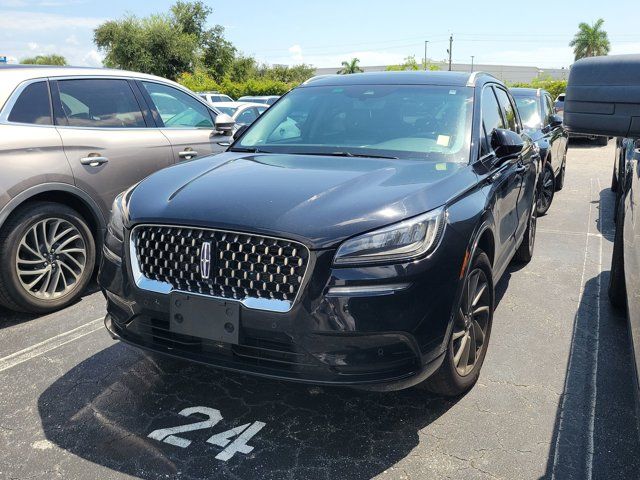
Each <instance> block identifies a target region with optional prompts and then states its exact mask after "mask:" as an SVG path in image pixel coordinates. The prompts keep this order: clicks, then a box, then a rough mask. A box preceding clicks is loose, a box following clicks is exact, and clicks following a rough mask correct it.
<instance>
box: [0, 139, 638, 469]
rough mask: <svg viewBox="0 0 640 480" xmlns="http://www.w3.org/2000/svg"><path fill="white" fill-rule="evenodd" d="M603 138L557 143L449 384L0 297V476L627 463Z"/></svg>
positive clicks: (630, 399)
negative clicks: (152, 333)
mask: <svg viewBox="0 0 640 480" xmlns="http://www.w3.org/2000/svg"><path fill="white" fill-rule="evenodd" d="M613 147H614V145H613V142H610V144H609V146H608V147H594V146H592V145H590V144H589V143H575V144H574V143H572V144H571V146H570V149H569V155H568V160H567V162H568V163H567V178H566V183H565V188H564V190H562V191H561V192H558V193H557V194H556V198H555V199H554V202H553V205H552V207H551V209H550V211H549V213H548V214H547V215H546V216H544V217H542V218H540V219H539V222H538V234H537V244H536V247H535V254H534V259H533V260H532V262H531V263H530V264H529V265H526V266H524V267H522V266H517V265H513V266H512V267H511V268H510V269H509V270H508V271H507V273H506V274H505V276H504V277H503V278H502V280H501V281H500V283H499V285H498V287H497V300H498V302H499V303H498V306H497V308H496V312H495V318H494V325H493V332H492V335H491V344H490V345H489V351H488V355H487V358H486V361H485V364H484V367H483V370H482V373H481V375H480V379H479V382H478V384H477V385H476V386H475V387H474V388H473V390H471V392H469V393H468V394H467V395H465V396H464V397H462V398H459V399H455V400H449V399H443V398H439V397H436V396H432V395H428V394H426V393H424V392H423V391H418V390H406V391H401V392H393V393H384V394H382V393H371V392H362V391H355V390H348V389H339V388H326V387H322V388H320V387H314V386H307V385H300V384H291V383H284V382H274V381H268V380H262V379H257V378H253V377H245V376H242V375H237V374H227V373H223V372H220V371H217V370H215V369H213V368H208V367H204V366H200V365H192V364H189V363H187V362H182V361H178V360H173V359H168V358H160V357H156V356H152V355H149V354H147V353H144V352H141V351H139V350H137V349H135V348H132V347H129V346H126V345H124V344H122V343H119V342H115V341H113V340H112V339H111V338H110V337H109V336H108V335H107V333H106V331H105V330H104V328H103V327H102V317H103V314H104V313H103V312H104V304H105V302H104V299H103V297H102V295H101V294H100V293H99V292H97V291H96V290H95V288H94V290H93V292H89V293H88V294H87V295H86V296H85V297H84V298H83V299H82V300H81V301H80V302H79V303H77V304H75V305H73V306H71V307H69V308H67V309H65V310H63V311H60V312H56V313H54V314H51V315H47V316H42V317H29V316H24V315H19V314H13V313H11V312H7V311H3V310H0V478H47V479H50V478H65V479H75V478H78V479H85V478H86V479H120V478H132V477H133V478H143V479H156V478H185V479H196V478H233V479H254V478H255V479H315V478H318V479H343V478H344V479H366V478H372V477H379V478H403V479H412V478H429V479H434V478H452V479H458V478H464V479H485V478H486V479H488V478H491V479H495V478H501V479H540V478H545V479H562V480H564V479H574V478H575V479H590V478H608V479H630V478H640V445H639V442H638V432H637V429H636V428H637V419H636V417H635V410H634V392H633V371H632V364H631V352H630V347H629V341H628V332H627V324H626V320H625V319H624V318H623V317H621V316H620V315H618V314H616V313H615V312H613V311H612V310H611V308H610V307H609V304H608V301H607V284H608V277H609V269H610V261H611V250H612V240H613V220H612V211H613V193H612V192H611V191H610V190H609V186H610V181H611V168H612V163H613V154H614V152H613ZM192 407H199V408H192ZM185 409H190V410H186V411H184V410H185ZM180 412H182V414H180ZM218 412H219V413H218ZM187 416H188V417H189V418H186V417H187ZM205 420H207V422H206V423H202V424H201V425H196V426H194V427H192V428H193V430H191V431H190V432H186V433H179V432H178V431H177V430H176V429H174V430H172V431H169V432H166V431H165V432H157V431H158V430H159V429H167V428H170V427H175V426H180V425H185V424H193V423H195V422H203V421H205ZM198 427H199V428H198ZM196 428H197V429H196ZM152 432H156V433H155V434H154V435H152V437H154V436H155V437H157V438H165V441H159V440H156V439H154V438H150V437H149V435H150V434H151V433H152ZM170 434H171V435H170ZM167 435H169V437H167ZM171 439H173V440H171ZM207 440H209V442H207ZM167 442H169V443H167Z"/></svg>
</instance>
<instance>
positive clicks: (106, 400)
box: [38, 343, 456, 479]
mask: <svg viewBox="0 0 640 480" xmlns="http://www.w3.org/2000/svg"><path fill="white" fill-rule="evenodd" d="M455 403H456V401H455V400H450V399H443V398H438V397H435V396H432V395H430V394H428V393H425V392H424V391H419V390H417V389H409V390H404V391H400V392H388V393H373V392H364V391H358V390H351V389H346V388H328V387H316V386H308V385H302V384H295V383H285V382H279V381H272V380H265V379H261V378H256V377H249V376H244V375H239V374H231V373H224V372H221V371H219V370H215V369H213V368H209V367H206V366H202V365H197V364H193V363H188V362H184V361H181V360H174V359H172V358H168V357H156V356H155V355H151V354H147V353H143V352H141V351H139V350H137V349H134V348H132V347H129V346H126V345H124V344H122V343H118V344H115V345H113V346H111V347H109V348H106V349H105V350H103V351H101V352H100V353H98V354H96V355H94V356H92V357H90V358H88V359H87V360H85V361H84V362H82V363H80V364H79V365H77V366H76V367H75V368H73V369H72V370H70V371H68V372H67V373H66V374H65V375H64V376H62V377H61V378H60V379H58V380H57V381H56V382H55V383H54V384H52V385H51V386H50V387H49V388H48V389H47V390H46V391H45V392H43V394H42V395H41V396H40V398H39V400H38V408H39V414H40V418H41V419H42V425H43V430H44V433H45V435H46V438H47V439H48V440H49V441H51V442H53V443H55V444H56V445H58V446H59V447H61V448H63V449H65V450H67V451H68V452H70V453H72V454H73V455H77V456H79V457H81V458H84V459H86V460H89V461H91V462H94V463H96V464H99V465H102V466H105V467H108V468H110V469H113V470H115V471H118V472H122V473H125V474H128V475H133V476H136V477H140V478H145V479H157V478H160V477H173V476H177V475H178V474H180V475H182V476H183V477H185V478H220V477H232V478H305V479H313V478H323V479H327V478H341V479H365V478H367V479H368V478H371V477H373V476H375V475H377V474H380V473H382V472H384V471H385V470H386V469H388V468H390V467H392V466H394V465H395V464H396V463H397V462H399V461H400V460H401V459H403V458H405V457H406V456H407V455H409V454H410V453H411V452H412V450H413V449H414V448H415V447H416V446H417V445H418V443H419V441H420V439H419V436H420V431H421V430H422V429H423V428H424V427H425V426H427V425H429V424H430V423H432V422H434V421H436V420H437V419H438V418H440V416H442V415H443V414H444V413H445V412H446V411H447V410H448V409H449V408H451V406H453V405H454V404H455ZM188 407H208V408H214V409H217V410H219V411H220V413H221V415H222V417H223V419H222V420H221V421H220V422H219V423H217V424H216V425H215V426H213V427H212V428H207V429H203V430H198V431H192V432H187V433H181V434H179V436H180V437H183V438H185V439H188V440H191V441H192V443H191V444H190V445H189V446H188V447H186V448H181V447H178V446H174V445H170V444H167V443H164V442H160V441H158V440H153V439H151V438H148V435H149V433H151V432H152V431H154V430H156V429H160V428H167V427H173V426H176V425H185V424H190V423H194V422H197V421H201V420H204V419H205V417H204V416H199V415H193V416H191V417H190V418H188V419H187V418H185V417H184V416H180V415H179V414H178V412H180V411H181V410H183V409H184V408H188ZM252 422H263V423H264V424H265V426H264V427H263V428H262V430H260V431H259V432H258V433H257V434H256V435H255V436H253V437H252V438H251V439H250V440H249V441H247V444H248V445H250V446H252V447H253V450H252V451H251V452H248V453H236V454H235V455H234V456H233V457H232V458H231V459H229V460H227V461H222V460H217V459H216V458H215V457H216V455H218V454H219V453H220V452H221V451H222V450H223V448H221V447H218V446H213V445H210V444H208V443H206V440H207V439H208V438H209V437H210V436H211V435H213V434H215V433H220V432H223V431H227V430H229V429H233V428H236V427H239V426H241V425H246V424H250V423H252ZM423 441H424V440H423Z"/></svg>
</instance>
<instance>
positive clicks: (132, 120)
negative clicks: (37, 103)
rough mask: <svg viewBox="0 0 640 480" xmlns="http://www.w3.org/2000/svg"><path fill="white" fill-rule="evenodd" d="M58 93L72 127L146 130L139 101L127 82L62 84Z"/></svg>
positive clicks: (110, 80)
mask: <svg viewBox="0 0 640 480" xmlns="http://www.w3.org/2000/svg"><path fill="white" fill-rule="evenodd" d="M58 91H59V93H60V103H61V105H62V110H63V113H64V117H65V118H66V121H67V125H69V126H72V127H99V128H144V127H146V124H145V122H144V117H143V116H142V112H141V111H140V106H139V105H138V101H137V100H136V97H135V96H134V94H133V90H131V87H130V86H129V82H128V81H127V80H124V79H123V80H120V79H108V80H107V79H80V80H59V81H58ZM56 116H57V115H56Z"/></svg>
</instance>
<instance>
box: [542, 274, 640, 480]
mask: <svg viewBox="0 0 640 480" xmlns="http://www.w3.org/2000/svg"><path fill="white" fill-rule="evenodd" d="M609 273H610V272H609V271H605V272H602V273H601V274H600V275H598V276H596V277H594V278H591V279H590V280H588V281H587V282H586V284H585V289H584V294H583V297H582V300H581V303H580V306H579V308H578V312H577V313H576V316H575V319H574V322H575V324H574V330H573V336H572V339H571V345H572V348H571V353H570V357H569V360H568V362H567V371H566V378H565V385H564V391H563V393H562V395H561V396H560V399H559V402H558V410H557V413H556V420H555V426H554V431H553V438H552V441H551V445H550V450H549V457H548V461H547V468H546V474H545V475H544V476H543V477H542V478H543V479H545V480H546V479H549V480H550V479H583V478H607V479H610V480H611V479H621V480H622V479H630V478H640V437H639V432H638V419H637V416H636V408H635V407H636V398H635V392H634V390H635V388H636V383H635V379H634V375H635V372H634V367H633V363H632V362H633V359H632V353H631V349H630V344H629V332H628V324H627V320H626V319H625V318H624V316H622V315H621V314H619V313H618V312H616V311H614V310H613V309H612V308H611V306H610V305H609V303H608V302H607V299H606V286H607V285H608V281H609ZM599 293H601V296H602V298H601V300H600V301H598V300H597V299H598V294H599ZM596 345H597V346H596Z"/></svg>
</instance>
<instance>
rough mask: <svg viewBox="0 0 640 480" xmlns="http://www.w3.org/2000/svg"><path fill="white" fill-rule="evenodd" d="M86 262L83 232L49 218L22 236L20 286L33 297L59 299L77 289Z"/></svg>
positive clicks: (19, 262)
mask: <svg viewBox="0 0 640 480" xmlns="http://www.w3.org/2000/svg"><path fill="white" fill-rule="evenodd" d="M86 263H87V250H86V245H85V243H84V240H83V239H82V235H81V234H80V231H79V230H78V229H77V228H76V227H75V226H74V225H72V224H71V223H70V222H68V221H66V220H64V219H62V218H46V219H44V220H40V221H38V222H37V223H35V224H34V225H33V226H32V227H31V228H30V229H29V230H28V231H27V232H26V233H25V234H24V235H23V236H22V239H21V240H20V244H19V246H18V252H17V255H16V263H15V267H16V273H17V275H18V279H19V280H20V284H21V285H22V287H23V288H24V289H25V291H27V292H28V293H29V294H30V295H33V296H34V297H36V298H39V299H56V298H59V297H62V296H64V295H66V294H68V293H69V292H70V291H71V290H73V289H74V288H76V287H77V284H78V279H79V278H80V277H82V274H83V273H84V270H85V268H86Z"/></svg>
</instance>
